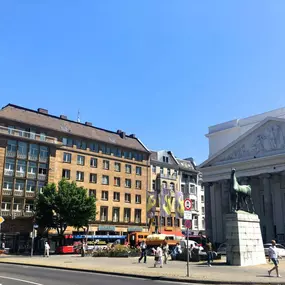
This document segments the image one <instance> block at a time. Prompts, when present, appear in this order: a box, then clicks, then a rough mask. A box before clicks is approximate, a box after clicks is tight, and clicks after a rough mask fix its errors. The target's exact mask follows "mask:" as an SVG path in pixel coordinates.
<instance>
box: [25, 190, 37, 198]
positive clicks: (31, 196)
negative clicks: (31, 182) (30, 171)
mask: <svg viewBox="0 0 285 285" xmlns="http://www.w3.org/2000/svg"><path fill="white" fill-rule="evenodd" d="M35 196H36V193H35V192H33V191H26V197H27V198H34V197H35Z"/></svg>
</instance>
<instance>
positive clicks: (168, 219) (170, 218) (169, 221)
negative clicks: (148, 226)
mask: <svg viewBox="0 0 285 285" xmlns="http://www.w3.org/2000/svg"><path fill="white" fill-rule="evenodd" d="M167 226H168V227H172V217H167Z"/></svg>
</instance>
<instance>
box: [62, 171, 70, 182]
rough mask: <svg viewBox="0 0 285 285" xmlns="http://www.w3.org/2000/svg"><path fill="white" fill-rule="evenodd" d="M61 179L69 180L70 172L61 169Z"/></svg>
mask: <svg viewBox="0 0 285 285" xmlns="http://www.w3.org/2000/svg"><path fill="white" fill-rule="evenodd" d="M62 178H65V179H68V180H69V179H70V170H69V169H62Z"/></svg>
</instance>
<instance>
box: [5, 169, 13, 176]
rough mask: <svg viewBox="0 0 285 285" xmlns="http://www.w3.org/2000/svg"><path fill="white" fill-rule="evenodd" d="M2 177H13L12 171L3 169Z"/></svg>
mask: <svg viewBox="0 0 285 285" xmlns="http://www.w3.org/2000/svg"><path fill="white" fill-rule="evenodd" d="M4 175H5V176H13V175H14V170H10V169H4Z"/></svg>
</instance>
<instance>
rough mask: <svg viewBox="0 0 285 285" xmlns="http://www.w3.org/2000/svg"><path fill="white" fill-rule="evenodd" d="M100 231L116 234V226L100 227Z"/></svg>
mask: <svg viewBox="0 0 285 285" xmlns="http://www.w3.org/2000/svg"><path fill="white" fill-rule="evenodd" d="M98 231H105V232H115V231H116V227H115V226H99V227H98Z"/></svg>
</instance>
